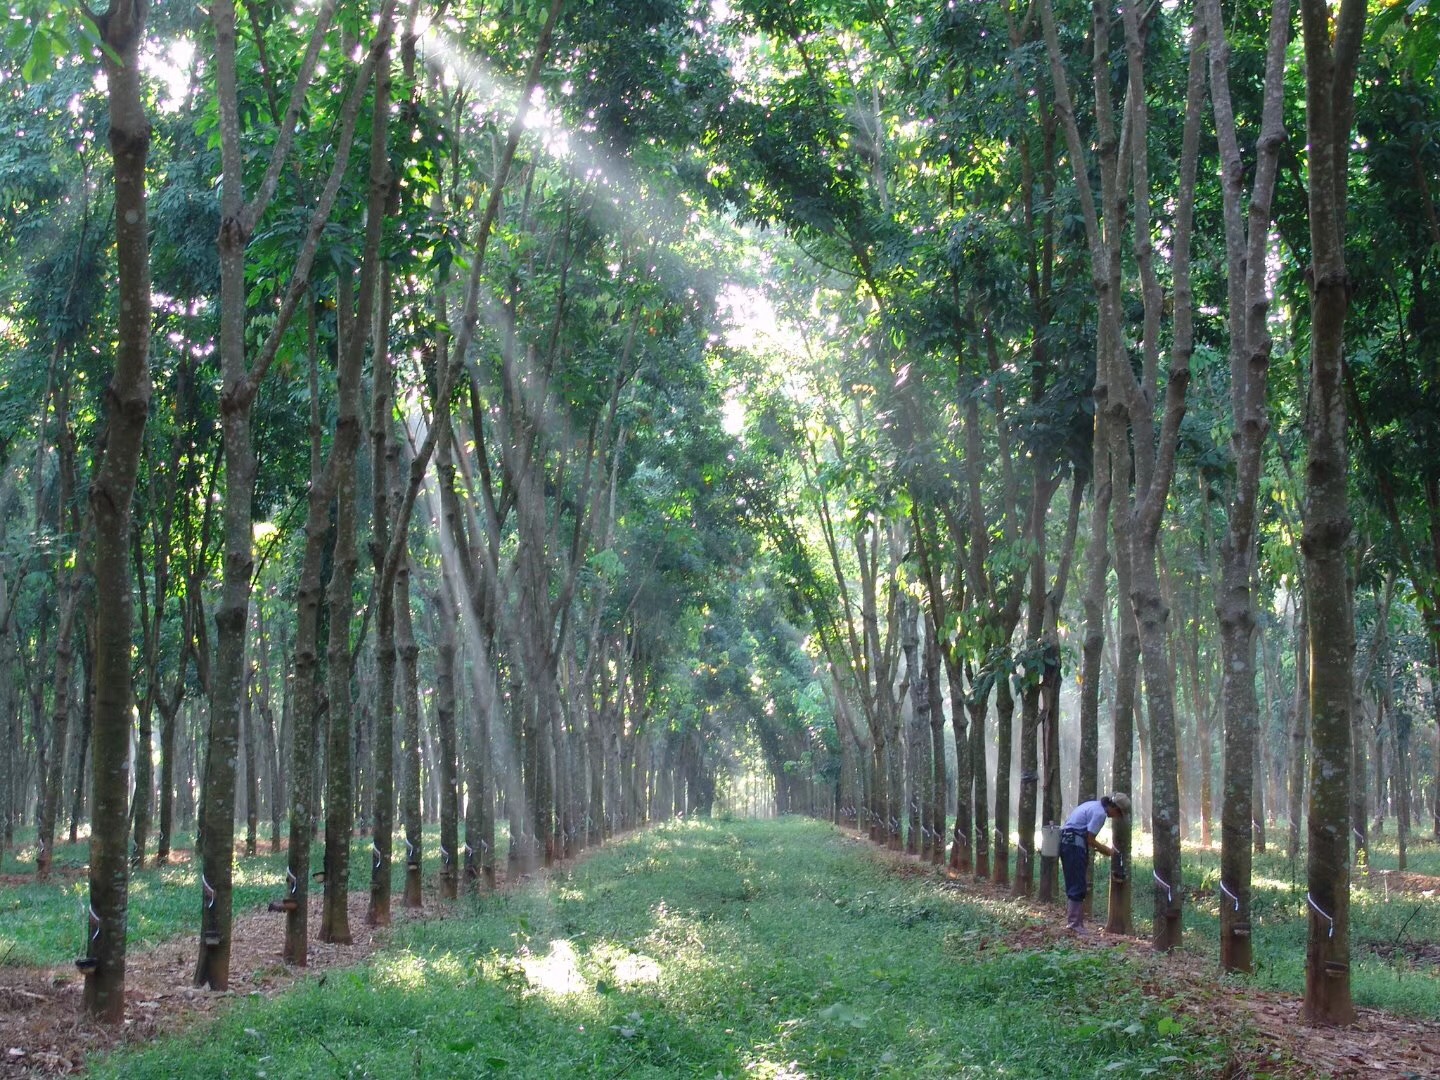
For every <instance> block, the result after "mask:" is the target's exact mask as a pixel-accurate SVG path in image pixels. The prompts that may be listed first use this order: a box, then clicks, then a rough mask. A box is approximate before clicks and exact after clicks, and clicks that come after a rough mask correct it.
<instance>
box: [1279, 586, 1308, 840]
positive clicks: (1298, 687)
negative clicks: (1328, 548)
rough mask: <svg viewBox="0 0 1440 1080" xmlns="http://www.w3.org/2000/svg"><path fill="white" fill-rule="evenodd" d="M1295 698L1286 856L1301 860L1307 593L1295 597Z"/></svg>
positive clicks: (1306, 705) (1293, 703)
mask: <svg viewBox="0 0 1440 1080" xmlns="http://www.w3.org/2000/svg"><path fill="white" fill-rule="evenodd" d="M1295 606H1296V618H1295V696H1294V699H1293V701H1292V703H1291V706H1290V789H1289V796H1290V800H1289V813H1288V816H1289V819H1290V832H1289V837H1288V840H1287V843H1286V847H1285V855H1286V858H1288V859H1289V860H1290V861H1291V862H1292V863H1293V862H1294V861H1295V860H1296V859H1298V858H1299V857H1300V823H1301V821H1302V819H1303V811H1304V806H1305V791H1306V781H1307V779H1308V775H1309V773H1308V770H1307V769H1306V753H1305V751H1306V747H1307V746H1308V744H1309V741H1310V739H1309V736H1310V620H1309V618H1308V617H1307V616H1306V611H1307V605H1306V603H1305V594H1304V592H1303V590H1302V591H1301V592H1299V593H1297V594H1296V596H1295Z"/></svg>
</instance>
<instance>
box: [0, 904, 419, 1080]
mask: <svg viewBox="0 0 1440 1080" xmlns="http://www.w3.org/2000/svg"><path fill="white" fill-rule="evenodd" d="M369 901H370V894H369V890H363V891H360V892H352V893H351V894H350V905H349V912H350V933H351V936H352V937H353V939H354V940H353V942H352V943H351V944H349V945H325V944H321V943H320V942H313V941H312V942H311V944H310V951H309V957H308V960H309V966H308V967H306V968H291V967H289V966H287V965H286V964H284V963H283V962H282V961H281V959H280V949H281V945H282V943H283V935H284V928H285V916H284V915H279V914H274V913H271V912H266V911H259V912H251V913H249V914H247V915H242V916H240V917H239V918H237V919H236V920H235V927H234V938H233V943H232V945H231V951H230V972H231V979H230V989H229V990H228V991H226V992H225V993H223V994H217V993H214V992H212V991H209V990H197V989H195V988H194V987H192V986H191V985H190V984H191V982H192V980H193V976H194V973H195V960H196V956H197V953H198V948H199V946H198V942H197V941H196V939H195V938H194V937H193V936H187V937H185V938H182V939H177V940H174V941H170V942H167V943H165V944H163V945H159V946H157V947H155V948H153V949H147V950H145V951H142V952H135V953H131V954H130V955H129V956H128V957H127V958H126V964H125V1022H124V1024H123V1025H121V1026H119V1027H110V1026H107V1025H103V1024H96V1023H93V1022H91V1021H88V1020H85V1019H83V1018H82V1017H81V1016H80V995H81V990H82V988H83V985H84V980H83V978H82V977H81V976H80V974H79V973H78V972H77V971H76V970H75V968H74V967H73V966H72V965H61V966H58V967H54V968H28V969H27V968H4V969H0V1078H5V1080H10V1078H14V1077H52V1076H69V1075H73V1074H75V1073H79V1072H83V1071H84V1067H85V1059H86V1058H87V1057H88V1056H89V1055H92V1054H97V1053H101V1052H103V1051H106V1050H112V1049H115V1048H116V1047H119V1046H126V1045H133V1044H135V1043H141V1042H149V1041H151V1040H152V1039H154V1038H155V1037H156V1036H157V1035H169V1034H174V1033H177V1032H179V1031H182V1030H184V1029H185V1028H187V1027H189V1026H190V1025H192V1024H194V1023H196V1022H197V1021H200V1020H202V1019H204V1018H206V1017H209V1016H211V1015H213V1014H215V1013H216V1012H217V1011H218V1010H220V1009H223V1008H224V1007H226V1006H227V1005H228V1004H229V1003H230V1002H232V1001H234V1000H235V999H236V998H237V997H243V996H247V995H260V996H264V997H271V996H273V995H275V994H278V993H281V992H282V991H284V990H286V989H288V988H289V987H290V986H291V985H293V984H294V983H295V982H296V980H297V979H301V978H305V977H307V976H311V975H316V974H319V973H322V972H325V971H328V970H330V969H332V968H343V967H349V966H352V965H354V964H358V963H359V962H360V961H362V960H364V959H365V958H366V957H367V956H369V955H370V954H371V953H373V952H375V950H376V949H377V948H379V947H381V946H382V945H383V944H384V942H385V940H386V938H387V937H388V934H389V929H388V928H383V927H382V928H377V927H373V926H367V925H366V923H365V909H366V907H367V906H368V905H369ZM446 913H447V908H446V906H445V905H442V904H438V903H436V902H434V898H433V897H426V906H425V907H423V908H420V909H418V910H411V909H406V908H403V907H401V906H400V897H399V895H398V894H397V895H396V897H395V907H394V910H393V912H392V914H393V917H394V922H395V924H396V925H398V924H400V923H402V922H408V921H411V920H415V919H436V918H444V917H446ZM319 925H320V898H319V897H318V896H316V897H311V900H310V926H311V927H312V928H313V927H316V926H319Z"/></svg>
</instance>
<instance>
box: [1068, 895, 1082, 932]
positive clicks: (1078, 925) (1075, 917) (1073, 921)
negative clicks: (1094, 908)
mask: <svg viewBox="0 0 1440 1080" xmlns="http://www.w3.org/2000/svg"><path fill="white" fill-rule="evenodd" d="M1065 908H1066V921H1065V925H1066V927H1067V928H1068V929H1070V930H1073V931H1075V933H1077V934H1084V933H1085V901H1084V900H1066V902H1065Z"/></svg>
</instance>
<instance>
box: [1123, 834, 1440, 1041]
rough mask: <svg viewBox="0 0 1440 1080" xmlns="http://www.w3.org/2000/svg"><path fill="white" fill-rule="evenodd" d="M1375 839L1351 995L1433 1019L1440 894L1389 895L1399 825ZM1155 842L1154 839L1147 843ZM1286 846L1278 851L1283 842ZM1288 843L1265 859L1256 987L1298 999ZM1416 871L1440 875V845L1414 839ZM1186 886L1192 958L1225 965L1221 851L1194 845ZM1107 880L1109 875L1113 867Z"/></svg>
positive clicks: (1146, 906) (1187, 946) (1258, 862)
mask: <svg viewBox="0 0 1440 1080" xmlns="http://www.w3.org/2000/svg"><path fill="white" fill-rule="evenodd" d="M1386 830H1387V831H1386V833H1385V834H1383V835H1381V836H1379V837H1372V840H1371V867H1372V873H1370V874H1368V875H1366V876H1363V877H1362V876H1360V875H1358V874H1357V875H1356V876H1355V878H1354V879H1353V881H1352V890H1351V900H1350V917H1351V926H1350V943H1351V966H1350V970H1351V990H1352V993H1353V995H1354V998H1355V1003H1356V1004H1357V1005H1362V1006H1368V1007H1373V1008H1378V1009H1385V1010H1387V1011H1390V1012H1395V1013H1400V1014H1405V1015H1410V1016H1418V1017H1423V1018H1427V1019H1433V1018H1434V1017H1436V1016H1440V964H1437V963H1436V960H1437V947H1440V891H1437V892H1436V893H1434V894H1432V895H1430V896H1425V895H1423V894H1422V893H1416V892H1403V891H1401V890H1400V889H1398V888H1391V889H1389V890H1388V891H1387V889H1386V882H1385V878H1384V876H1383V875H1382V874H1380V873H1379V871H1380V870H1382V869H1394V868H1395V866H1396V864H1397V854H1398V852H1397V849H1396V842H1395V831H1394V822H1388V823H1387V825H1386ZM1146 840H1147V841H1148V837H1147V838H1146ZM1277 841H1278V846H1276V842H1277ZM1283 849H1284V837H1283V836H1277V835H1274V834H1273V833H1272V837H1271V846H1270V848H1269V850H1268V851H1267V852H1266V853H1265V854H1262V855H1256V856H1255V860H1254V873H1253V877H1252V902H1251V924H1252V927H1253V931H1254V937H1253V946H1254V952H1255V963H1256V972H1255V976H1254V979H1253V984H1254V985H1256V986H1260V987H1264V988H1269V989H1276V990H1283V991H1285V992H1286V993H1290V994H1294V995H1296V996H1297V997H1298V996H1300V995H1301V994H1302V993H1303V992H1304V988H1305V935H1306V933H1307V928H1306V926H1307V924H1306V920H1307V909H1306V903H1305V893H1306V887H1305V861H1304V856H1303V853H1302V855H1301V857H1300V859H1298V860H1296V861H1295V862H1293V863H1292V862H1291V860H1290V859H1288V858H1286V856H1285V854H1284V850H1283ZM1407 854H1408V858H1407V867H1408V869H1409V871H1411V872H1413V873H1417V874H1427V875H1431V876H1440V847H1437V845H1436V844H1435V842H1434V840H1433V839H1429V838H1428V834H1427V836H1426V837H1425V838H1415V839H1412V840H1411V842H1410V845H1409V850H1408V853H1407ZM1134 865H1135V870H1134V880H1135V882H1136V888H1135V908H1134V910H1135V924H1136V933H1137V934H1140V935H1142V936H1145V937H1148V936H1149V933H1150V911H1151V904H1152V899H1151V893H1150V889H1151V887H1152V886H1151V882H1152V878H1151V863H1150V858H1149V851H1148V850H1147V849H1142V850H1140V851H1138V852H1137V853H1136V856H1135V860H1134ZM1183 866H1184V878H1185V888H1186V895H1187V902H1186V905H1185V919H1184V932H1185V941H1184V945H1183V946H1182V948H1183V950H1184V951H1185V952H1187V953H1192V954H1194V955H1197V956H1203V957H1218V955H1219V934H1220V903H1221V902H1222V901H1223V900H1224V896H1223V894H1222V893H1221V892H1220V888H1219V885H1220V851H1219V848H1218V847H1217V848H1215V849H1213V850H1210V851H1205V850H1204V849H1202V848H1200V847H1199V846H1198V845H1191V844H1186V845H1185V849H1184V861H1183ZM1096 868H1097V872H1098V873H1100V874H1102V875H1103V874H1105V873H1108V871H1109V864H1108V862H1106V861H1105V860H1104V859H1100V860H1098V861H1097V862H1096ZM1105 899H1106V897H1105V893H1104V890H1103V889H1102V890H1101V891H1100V892H1099V893H1098V894H1097V896H1096V913H1097V919H1096V921H1097V922H1099V923H1100V924H1101V925H1103V923H1104V912H1105V907H1106V905H1105Z"/></svg>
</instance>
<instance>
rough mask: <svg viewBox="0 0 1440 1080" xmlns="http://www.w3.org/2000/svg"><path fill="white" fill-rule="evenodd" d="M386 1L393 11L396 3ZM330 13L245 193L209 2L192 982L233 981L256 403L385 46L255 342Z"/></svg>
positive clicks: (366, 76) (356, 95)
mask: <svg viewBox="0 0 1440 1080" xmlns="http://www.w3.org/2000/svg"><path fill="white" fill-rule="evenodd" d="M385 10H386V11H393V4H392V5H390V6H389V7H387V8H386V9H385ZM334 13H335V8H334V5H333V4H332V3H326V4H324V5H322V7H321V8H320V9H319V11H317V12H316V15H315V21H314V24H313V29H312V33H311V36H310V37H309V39H308V41H307V44H306V49H305V52H304V53H303V56H302V59H301V61H300V64H299V66H298V68H297V72H296V75H295V82H294V84H293V87H292V93H291V96H290V100H289V103H288V105H287V107H286V110H285V114H284V117H283V119H282V122H281V125H280V129H279V132H278V133H277V137H276V141H275V143H274V145H273V147H272V149H271V153H270V158H269V160H268V162H266V168H265V172H264V175H263V177H262V179H261V181H260V184H259V186H258V188H257V190H256V191H255V193H254V195H253V196H251V197H250V198H249V199H248V200H247V199H246V188H245V180H244V172H245V169H244V166H245V155H244V148H243V146H242V128H241V111H240V84H239V78H238V64H237V59H236V55H237V31H236V13H235V5H234V4H233V2H231V0H221V2H219V3H217V4H215V5H214V6H213V7H212V8H211V12H210V17H211V23H212V25H213V28H214V35H215V38H214V48H215V58H214V59H215V78H216V96H217V100H218V104H219V114H220V157H221V188H220V204H221V225H220V234H219V237H218V238H217V246H218V249H219V259H220V335H219V353H220V369H221V394H220V415H221V432H222V438H223V446H224V461H225V494H224V506H225V512H224V527H223V537H224V539H223V546H224V555H223V562H222V586H221V597H220V601H219V604H218V606H217V608H216V612H215V631H216V643H215V660H214V671H213V673H212V679H211V685H210V698H211V701H210V706H211V707H210V727H209V738H208V740H207V743H206V747H205V765H204V782H203V786H202V791H203V793H204V794H203V798H204V807H203V811H202V819H203V830H202V834H201V837H200V843H199V848H200V862H201V867H200V888H201V907H200V921H201V933H200V949H199V956H198V959H197V962H196V967H195V985H197V986H208V987H210V988H211V989H212V990H225V989H227V988H228V987H229V984H230V946H231V922H232V914H233V912H232V903H233V901H232V895H231V888H232V875H233V870H234V837H235V823H234V815H235V760H236V753H237V750H238V740H239V721H240V703H241V695H242V694H243V693H244V661H245V651H246V650H245V638H246V630H247V627H248V624H249V607H250V584H251V577H252V573H253V569H254V552H253V538H252V532H253V528H252V526H253V514H254V507H253V498H254V486H255V474H256V468H257V463H256V457H255V449H254V443H253V438H252V432H251V413H252V407H253V405H254V402H255V398H256V396H257V394H258V393H259V390H260V384H261V382H262V381H263V380H264V378H265V375H266V374H267V373H268V371H269V370H270V367H271V366H272V364H273V363H274V361H275V357H276V356H277V354H278V352H279V348H280V344H281V342H282V340H283V338H284V335H285V333H286V331H287V330H288V329H289V326H290V323H291V320H292V319H293V318H294V316H295V313H296V310H297V309H298V307H299V304H300V302H301V301H302V299H303V298H304V297H305V296H306V294H307V292H308V283H309V277H310V269H311V267H312V265H313V264H314V261H315V256H316V252H317V251H318V249H319V244H320V237H321V234H322V232H323V230H324V228H325V225H326V222H327V221H328V220H329V218H330V212H331V210H332V208H333V207H334V205H335V201H336V198H337V197H338V194H339V190H340V184H341V181H342V179H343V177H344V175H345V171H346V167H347V165H348V163H349V156H350V151H351V147H352V146H353V143H354V135H355V125H356V121H357V118H358V116H359V113H360V108H361V104H362V102H363V99H364V97H365V90H366V88H367V87H368V85H369V82H370V78H371V76H372V74H373V72H374V68H375V64H376V61H377V58H378V49H377V47H376V44H375V42H372V44H371V47H370V49H369V50H368V52H367V53H366V54H365V57H364V59H363V61H362V63H361V64H360V65H359V67H358V70H357V71H356V74H355V77H354V80H353V82H352V84H351V86H350V88H349V91H348V94H347V96H346V97H345V99H344V102H343V105H342V107H341V111H340V116H339V123H338V125H337V129H336V138H335V142H334V144H333V147H334V157H333V159H332V167H331V170H330V173H329V176H328V178H327V181H326V183H325V186H324V188H323V190H322V192H321V194H320V196H319V197H318V199H317V200H316V203H315V206H314V208H313V210H312V212H311V213H310V215H309V219H308V224H307V228H306V231H305V235H304V238H303V240H302V241H301V246H300V249H299V251H298V252H297V254H296V257H295V262H294V265H293V267H292V269H291V273H290V277H289V279H288V282H287V283H286V284H285V285H284V287H283V289H281V290H279V293H280V295H279V302H278V304H277V306H276V311H275V322H274V324H273V326H272V328H271V329H270V332H269V333H268V334H267V335H266V337H265V338H264V340H263V342H261V344H260V345H259V347H258V348H257V349H256V350H255V351H254V353H253V354H252V352H251V350H250V348H249V346H248V345H247V341H246V325H247V319H248V308H247V285H246V263H247V260H246V250H247V248H248V247H249V244H250V241H251V238H252V237H253V236H254V233H255V230H256V227H257V225H258V224H259V222H260V221H261V219H262V217H263V216H264V214H265V211H266V210H267V209H268V207H269V205H270V203H271V201H272V199H273V198H274V195H275V191H276V188H277V186H278V183H279V178H280V171H281V169H282V168H283V167H284V166H285V164H286V162H287V161H288V158H289V155H290V151H291V148H292V146H293V143H294V134H295V128H296V125H297V123H298V120H299V117H300V115H301V113H302V111H303V110H304V108H305V99H306V91H307V90H308V88H309V84H310V80H311V78H312V77H313V75H314V73H315V69H316V66H317V64H318V63H319V59H320V53H321V48H322V46H323V44H324V42H325V38H326V34H327V32H328V30H329V26H330V22H331V20H332V19H333V17H334ZM387 24H388V17H382V20H381V26H382V27H384V26H386V25H387ZM387 37H388V29H386V30H385V32H384V33H383V34H378V35H377V38H376V41H384V40H385V39H386V38H387Z"/></svg>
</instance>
